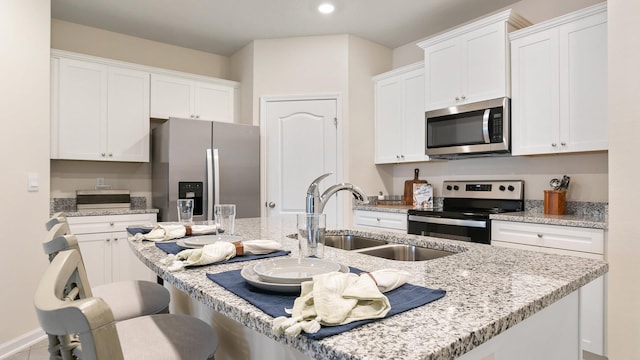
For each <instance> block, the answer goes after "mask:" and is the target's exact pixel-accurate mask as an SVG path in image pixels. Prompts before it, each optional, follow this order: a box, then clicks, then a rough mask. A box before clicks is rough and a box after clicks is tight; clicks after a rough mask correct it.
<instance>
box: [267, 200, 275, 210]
mask: <svg viewBox="0 0 640 360" xmlns="http://www.w3.org/2000/svg"><path fill="white" fill-rule="evenodd" d="M267 206H269V207H270V208H271V209H273V208H274V207H276V203H274V202H273V201H270V202H269V205H267Z"/></svg>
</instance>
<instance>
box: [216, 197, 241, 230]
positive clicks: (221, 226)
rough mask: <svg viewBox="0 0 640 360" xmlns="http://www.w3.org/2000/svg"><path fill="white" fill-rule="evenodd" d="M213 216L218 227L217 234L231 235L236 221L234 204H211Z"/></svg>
mask: <svg viewBox="0 0 640 360" xmlns="http://www.w3.org/2000/svg"><path fill="white" fill-rule="evenodd" d="M213 216H214V219H215V222H216V226H217V227H218V234H224V235H233V234H234V228H235V222H236V206H235V204H218V205H214V206H213Z"/></svg>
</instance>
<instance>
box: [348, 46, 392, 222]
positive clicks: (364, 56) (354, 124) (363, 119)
mask: <svg viewBox="0 0 640 360" xmlns="http://www.w3.org/2000/svg"><path fill="white" fill-rule="evenodd" d="M348 61H349V62H348V66H349V68H348V77H349V83H348V86H349V92H348V96H347V98H348V109H347V111H348V113H349V117H348V118H349V123H348V124H347V126H346V129H345V132H344V137H345V139H346V140H345V148H346V149H347V152H346V154H345V155H346V156H345V159H344V160H345V179H348V180H349V181H350V182H353V183H354V184H356V185H358V186H360V187H361V188H362V189H363V190H365V191H366V192H367V194H368V195H375V194H376V192H375V190H376V189H379V188H381V187H383V186H384V185H385V182H387V184H388V183H390V182H391V181H393V177H392V174H391V171H390V169H389V168H388V167H378V166H375V165H373V157H374V154H375V148H374V147H375V144H374V138H375V135H374V113H375V106H374V103H375V99H374V87H373V80H372V79H371V78H372V77H373V76H375V75H377V74H380V73H382V72H384V71H385V70H387V69H389V66H390V65H391V49H389V48H386V47H384V46H381V45H378V44H375V43H372V42H370V41H367V40H364V39H361V38H359V37H355V36H349V60H348ZM347 213H350V211H349V212H347Z"/></svg>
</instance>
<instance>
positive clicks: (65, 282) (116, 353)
mask: <svg viewBox="0 0 640 360" xmlns="http://www.w3.org/2000/svg"><path fill="white" fill-rule="evenodd" d="M34 304H35V308H36V313H37V315H38V320H39V322H40V325H41V326H42V329H43V330H44V331H45V332H46V333H47V334H50V335H52V336H57V337H58V338H62V339H65V341H63V342H62V343H61V344H60V346H58V347H57V348H56V349H55V350H56V351H57V352H56V353H55V354H54V353H53V352H51V356H52V359H53V358H62V359H78V358H79V359H96V360H120V359H156V360H165V359H166V360H168V359H189V360H205V359H213V358H214V353H215V351H216V349H217V346H218V337H217V334H216V332H215V331H214V330H213V328H211V327H210V326H209V325H207V324H206V323H205V322H204V321H202V320H199V319H196V318H194V317H191V316H186V315H175V314H158V315H149V316H141V317H137V318H133V319H129V320H123V321H119V322H116V321H115V319H114V316H113V313H112V312H111V309H110V308H109V305H108V304H107V303H106V302H105V301H104V300H103V299H102V298H99V297H94V296H92V293H91V288H90V286H89V282H88V279H87V275H86V270H85V268H84V264H83V263H82V258H81V256H80V252H79V251H78V250H75V249H71V250H63V251H60V252H59V253H58V254H57V255H56V256H55V257H54V258H53V260H52V261H51V263H50V264H49V266H48V268H47V269H46V271H45V272H44V275H43V277H42V279H41V280H40V283H39V285H38V287H37V289H36V293H35V296H34ZM50 351H51V349H50Z"/></svg>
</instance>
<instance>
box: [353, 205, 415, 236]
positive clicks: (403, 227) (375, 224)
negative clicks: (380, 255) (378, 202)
mask: <svg viewBox="0 0 640 360" xmlns="http://www.w3.org/2000/svg"><path fill="white" fill-rule="evenodd" d="M353 222H354V224H355V226H356V227H357V228H361V229H364V230H367V229H369V230H388V231H394V232H402V233H405V234H406V233H407V214H406V213H392V212H386V211H369V210H354V211H353Z"/></svg>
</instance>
